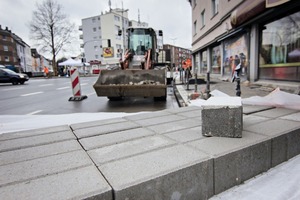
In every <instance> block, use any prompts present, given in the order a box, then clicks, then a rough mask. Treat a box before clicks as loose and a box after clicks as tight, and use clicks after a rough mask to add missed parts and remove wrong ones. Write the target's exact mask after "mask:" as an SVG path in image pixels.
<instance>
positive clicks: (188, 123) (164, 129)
mask: <svg viewBox="0 0 300 200" xmlns="http://www.w3.org/2000/svg"><path fill="white" fill-rule="evenodd" d="M198 126H201V121H197V120H194V119H184V120H180V121H175V122H168V123H164V124H157V125H152V126H148V127H147V128H148V129H150V130H153V131H154V132H156V133H158V134H165V133H170V132H174V131H178V130H187V129H190V128H194V127H198Z"/></svg>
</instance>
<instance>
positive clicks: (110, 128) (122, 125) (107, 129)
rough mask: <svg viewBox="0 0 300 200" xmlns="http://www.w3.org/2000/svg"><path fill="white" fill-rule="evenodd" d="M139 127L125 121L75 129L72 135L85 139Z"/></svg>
mask: <svg viewBox="0 0 300 200" xmlns="http://www.w3.org/2000/svg"><path fill="white" fill-rule="evenodd" d="M140 127H141V126H140V125H138V124H136V123H134V122H131V121H125V122H119V123H113V124H105V125H101V126H93V127H87V128H82V129H76V130H74V134H75V135H76V137H77V138H78V139H81V138H85V137H91V136H96V135H102V134H107V133H112V132H117V131H123V130H129V129H135V128H140Z"/></svg>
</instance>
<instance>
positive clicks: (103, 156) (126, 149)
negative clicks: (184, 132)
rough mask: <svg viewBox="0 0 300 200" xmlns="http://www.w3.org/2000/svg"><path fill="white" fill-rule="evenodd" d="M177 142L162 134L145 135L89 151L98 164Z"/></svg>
mask: <svg viewBox="0 0 300 200" xmlns="http://www.w3.org/2000/svg"><path fill="white" fill-rule="evenodd" d="M174 143H175V142H174V141H172V140H170V139H168V138H166V137H163V136H161V135H156V136H150V137H144V138H140V139H136V140H131V141H127V142H123V143H120V144H115V145H111V146H106V147H102V148H98V149H93V150H91V151H88V154H89V155H90V157H91V158H92V160H93V161H94V163H95V164H96V165H97V166H100V165H102V164H104V163H107V162H111V161H114V160H118V159H123V158H126V157H129V156H133V155H137V154H142V153H145V152H148V151H153V150H155V149H159V148H163V147H167V146H170V145H173V144H174Z"/></svg>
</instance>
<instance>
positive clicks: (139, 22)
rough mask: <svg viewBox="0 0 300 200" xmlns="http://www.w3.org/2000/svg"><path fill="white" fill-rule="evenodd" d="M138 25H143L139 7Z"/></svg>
mask: <svg viewBox="0 0 300 200" xmlns="http://www.w3.org/2000/svg"><path fill="white" fill-rule="evenodd" d="M138 25H139V26H140V25H141V20H140V9H138Z"/></svg>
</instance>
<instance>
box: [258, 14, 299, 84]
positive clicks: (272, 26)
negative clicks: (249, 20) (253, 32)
mask: <svg viewBox="0 0 300 200" xmlns="http://www.w3.org/2000/svg"><path fill="white" fill-rule="evenodd" d="M259 78H260V79H272V80H289V81H300V12H297V13H294V14H291V15H289V16H286V17H283V18H281V19H278V20H276V21H273V22H271V23H268V24H264V26H263V27H262V29H261V43H260V54H259Z"/></svg>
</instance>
